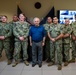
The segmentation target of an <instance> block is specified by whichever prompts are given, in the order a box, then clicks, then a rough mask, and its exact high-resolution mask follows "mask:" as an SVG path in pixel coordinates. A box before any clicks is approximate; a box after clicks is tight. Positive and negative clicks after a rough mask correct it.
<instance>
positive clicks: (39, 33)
mask: <svg viewBox="0 0 76 75" xmlns="http://www.w3.org/2000/svg"><path fill="white" fill-rule="evenodd" d="M33 22H34V26H32V27H31V28H30V32H29V36H30V45H31V46H32V67H34V66H35V65H36V64H37V57H36V56H37V50H38V64H39V67H41V66H42V54H43V52H42V50H43V46H44V45H45V36H46V31H45V29H44V27H43V26H42V25H40V24H39V23H40V19H39V18H37V17H36V18H34V20H33Z"/></svg>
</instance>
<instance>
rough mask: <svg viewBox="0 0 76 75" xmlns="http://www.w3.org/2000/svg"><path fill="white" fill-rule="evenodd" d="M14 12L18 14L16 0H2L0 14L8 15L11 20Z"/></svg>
mask: <svg viewBox="0 0 76 75" xmlns="http://www.w3.org/2000/svg"><path fill="white" fill-rule="evenodd" d="M14 14H17V4H16V0H0V15H7V16H8V21H11V20H12V16H13V15H14Z"/></svg>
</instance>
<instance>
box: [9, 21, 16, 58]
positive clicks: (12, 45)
mask: <svg viewBox="0 0 76 75" xmlns="http://www.w3.org/2000/svg"><path fill="white" fill-rule="evenodd" d="M9 23H10V24H11V31H12V35H11V42H10V44H11V45H10V46H11V49H10V51H11V54H12V58H13V53H14V43H15V41H14V38H15V37H14V35H13V28H14V27H15V23H16V22H13V21H11V22H9Z"/></svg>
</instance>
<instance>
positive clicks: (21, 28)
mask: <svg viewBox="0 0 76 75" xmlns="http://www.w3.org/2000/svg"><path fill="white" fill-rule="evenodd" d="M13 34H14V36H15V53H14V59H15V60H16V61H18V59H19V54H20V51H21V47H22V49H23V59H24V60H27V59H28V55H27V46H28V39H27V37H28V34H29V24H28V23H27V22H24V23H23V24H21V23H20V22H17V23H16V26H15V27H14V28H13ZM21 36H23V37H24V38H25V39H24V41H20V40H19V37H21Z"/></svg>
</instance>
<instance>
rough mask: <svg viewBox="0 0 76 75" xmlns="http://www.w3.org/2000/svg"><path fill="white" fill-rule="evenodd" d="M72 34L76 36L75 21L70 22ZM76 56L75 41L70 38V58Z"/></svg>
mask: <svg viewBox="0 0 76 75" xmlns="http://www.w3.org/2000/svg"><path fill="white" fill-rule="evenodd" d="M72 34H73V35H74V36H75V37H76V22H74V23H72ZM75 57H76V41H74V40H72V59H75Z"/></svg>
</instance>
